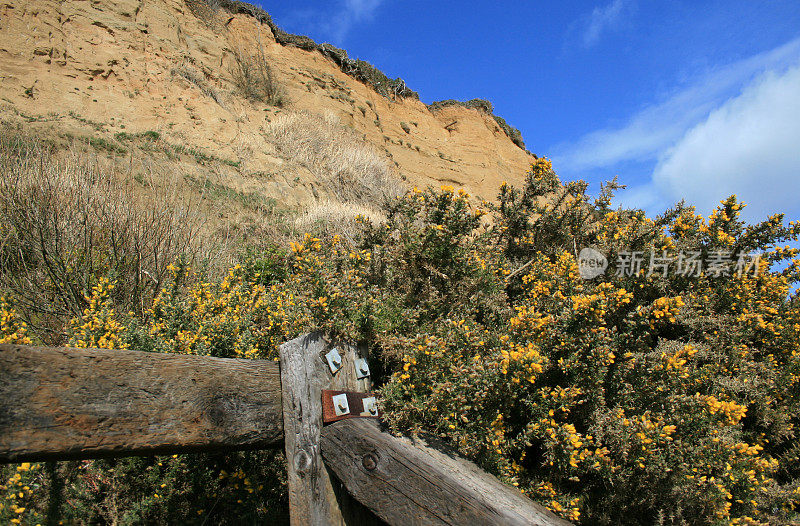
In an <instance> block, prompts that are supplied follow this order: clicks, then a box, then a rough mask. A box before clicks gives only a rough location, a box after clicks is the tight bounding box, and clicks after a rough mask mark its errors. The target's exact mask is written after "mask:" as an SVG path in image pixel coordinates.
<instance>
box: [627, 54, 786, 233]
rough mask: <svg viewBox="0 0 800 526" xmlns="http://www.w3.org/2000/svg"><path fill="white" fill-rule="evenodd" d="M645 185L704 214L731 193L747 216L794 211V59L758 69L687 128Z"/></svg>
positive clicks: (759, 217) (758, 216) (763, 215)
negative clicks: (782, 66)
mask: <svg viewBox="0 0 800 526" xmlns="http://www.w3.org/2000/svg"><path fill="white" fill-rule="evenodd" d="M651 184H652V189H653V190H655V193H657V194H659V195H662V196H664V197H666V198H668V199H670V200H679V199H681V198H686V199H687V201H689V202H691V204H695V205H697V206H698V208H699V209H700V210H702V211H704V212H706V213H707V212H708V211H709V210H711V209H713V208H714V207H715V206H716V205H717V204H718V203H719V200H720V199H723V198H725V197H727V196H728V195H730V194H738V195H739V197H740V198H741V199H742V200H744V201H745V202H746V203H748V204H749V206H748V208H746V209H745V212H746V214H745V217H747V218H750V219H761V218H764V217H766V216H767V215H769V214H772V213H775V212H792V211H793V212H795V213H796V212H800V200H799V199H798V197H800V64H797V65H795V66H794V67H792V68H790V69H789V70H788V71H783V72H775V71H770V72H768V73H766V74H764V75H762V76H761V77H760V78H758V79H757V80H755V81H754V82H753V83H751V84H750V85H748V86H747V87H746V88H745V89H744V90H743V91H742V93H741V94H740V95H739V96H737V97H735V98H733V99H730V100H728V101H727V102H725V103H724V104H723V105H722V106H721V107H719V108H717V109H715V110H714V111H712V112H711V113H710V114H709V115H708V117H707V118H706V119H705V120H704V121H703V122H701V123H700V124H698V125H696V126H694V127H693V128H692V129H690V130H689V131H687V132H686V133H685V134H684V135H683V137H682V138H681V139H680V140H679V141H678V142H677V144H676V145H675V146H674V147H673V148H671V149H669V150H668V151H667V152H666V154H665V155H664V156H663V157H662V158H661V159H660V160H659V162H658V164H657V166H656V168H655V171H654V174H653V182H652V183H651ZM640 191H641V190H640Z"/></svg>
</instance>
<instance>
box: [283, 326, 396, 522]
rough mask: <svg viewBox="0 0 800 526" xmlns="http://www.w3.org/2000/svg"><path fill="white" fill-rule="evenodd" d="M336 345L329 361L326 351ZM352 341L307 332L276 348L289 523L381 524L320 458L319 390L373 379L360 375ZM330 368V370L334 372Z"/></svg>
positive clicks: (362, 386) (367, 384) (365, 385)
mask: <svg viewBox="0 0 800 526" xmlns="http://www.w3.org/2000/svg"><path fill="white" fill-rule="evenodd" d="M334 348H335V349H336V350H337V354H338V358H339V359H338V362H333V364H334V365H333V366H332V365H331V364H330V363H329V362H328V359H327V358H326V355H327V354H328V353H329V352H330V351H331V350H332V349H334ZM363 351H364V355H363V356H362V355H361V354H360V353H359V350H358V349H356V348H355V347H353V346H352V345H347V344H344V343H341V342H333V341H328V340H326V339H325V338H324V337H323V336H322V335H321V334H320V333H312V334H306V335H304V336H300V337H299V338H296V339H294V340H292V341H290V342H287V343H285V344H283V345H282V346H281V348H280V356H281V381H282V385H283V425H284V431H285V448H286V461H287V469H288V480H289V516H290V520H291V523H292V525H293V526H301V525H302V526H340V525H348V526H352V525H359V526H361V525H364V526H369V525H372V524H382V521H380V520H379V519H377V518H376V517H375V516H374V515H372V513H370V512H369V510H367V509H366V508H364V507H363V506H362V505H361V504H360V503H359V502H358V501H356V500H355V499H353V498H352V497H351V496H350V495H349V494H348V493H347V492H346V491H344V490H343V489H342V487H341V484H340V483H339V482H338V481H337V480H336V479H335V478H334V477H331V475H330V473H329V471H328V470H327V468H326V467H325V464H324V463H323V461H322V455H321V450H320V436H321V433H322V425H323V418H322V390H323V389H334V390H343V391H359V392H366V391H368V390H369V389H370V388H371V386H372V382H371V380H370V378H369V377H365V378H361V379H359V378H358V376H360V375H359V374H358V373H357V370H356V359H357V358H359V357H363V358H366V352H365V351H366V350H363ZM334 370H335V373H334V372H333V371H334Z"/></svg>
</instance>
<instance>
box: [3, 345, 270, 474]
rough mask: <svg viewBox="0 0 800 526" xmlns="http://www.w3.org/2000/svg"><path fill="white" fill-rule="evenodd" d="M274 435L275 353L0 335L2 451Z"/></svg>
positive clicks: (197, 444) (92, 454) (188, 445)
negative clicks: (129, 347) (187, 350)
mask: <svg viewBox="0 0 800 526" xmlns="http://www.w3.org/2000/svg"><path fill="white" fill-rule="evenodd" d="M282 443H283V419H282V413H281V382H280V367H279V365H278V363H276V362H272V361H265V360H232V359H222V358H212V357H209V356H188V355H182V354H162V353H148V352H141V351H123V350H115V351H109V350H94V349H93V350H89V349H55V348H45V347H27V346H21V345H0V461H4V462H10V461H23V460H66V459H80V458H96V457H104V456H124V455H137V454H152V453H175V452H182V451H184V452H185V451H203V450H210V449H217V450H219V449H248V448H263V447H275V446H280V445H281V444H282Z"/></svg>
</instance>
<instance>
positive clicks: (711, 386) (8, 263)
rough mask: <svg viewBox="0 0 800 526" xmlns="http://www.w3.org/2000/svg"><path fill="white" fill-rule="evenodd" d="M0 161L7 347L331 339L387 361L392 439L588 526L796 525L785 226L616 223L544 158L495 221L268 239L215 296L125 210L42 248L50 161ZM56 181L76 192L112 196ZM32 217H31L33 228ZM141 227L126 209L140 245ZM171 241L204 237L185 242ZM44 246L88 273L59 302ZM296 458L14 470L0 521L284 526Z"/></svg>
mask: <svg viewBox="0 0 800 526" xmlns="http://www.w3.org/2000/svg"><path fill="white" fill-rule="evenodd" d="M3 152H4V153H3V155H4V157H3V160H4V161H3V162H4V163H5V167H6V168H7V169H6V170H3V171H2V178H3V186H4V187H5V188H18V191H17V192H16V193H13V192H12V193H11V194H6V193H3V194H2V196H3V198H2V199H3V201H2V202H3V206H0V225H2V231H0V254H2V257H3V260H2V262H3V264H2V265H0V275H2V280H1V281H0V283H2V287H3V289H2V291H0V294H2V295H3V296H4V299H3V300H2V304H1V305H0V307H1V308H2V312H1V313H0V314H2V316H1V317H0V321H2V328H1V329H0V330H2V333H1V336H0V337H2V339H3V341H12V342H13V341H16V342H48V343H69V344H70V345H75V346H85V347H97V346H103V347H109V348H135V349H142V350H148V351H153V352H179V353H191V354H204V355H214V356H222V357H240V358H275V357H276V355H277V346H278V345H279V344H280V343H281V342H283V341H286V340H288V339H290V338H292V337H294V336H296V335H298V334H301V333H303V332H306V331H310V330H323V331H327V332H329V333H332V334H336V335H338V336H340V337H343V338H346V339H349V340H352V341H356V342H364V343H366V344H368V345H370V347H371V348H372V349H373V351H374V355H375V356H377V357H378V360H379V363H376V364H375V366H374V368H373V370H374V372H375V379H376V381H377V382H378V385H379V388H380V393H381V396H382V399H383V404H384V407H385V409H386V419H387V421H388V422H389V423H390V425H391V426H392V427H393V428H394V429H396V430H398V431H402V432H412V433H413V432H427V433H435V434H437V435H438V436H439V437H441V438H443V439H445V440H447V441H449V442H450V443H451V444H452V445H453V446H454V447H456V448H457V449H458V450H459V451H461V453H463V454H464V455H467V456H468V457H470V458H472V459H474V460H475V461H477V462H478V463H479V464H480V465H482V466H483V467H484V468H485V469H487V470H489V471H491V472H493V473H495V474H496V475H498V476H500V477H501V478H502V479H504V480H505V481H507V482H508V483H510V484H513V485H515V486H517V487H518V488H519V489H520V490H521V491H524V492H525V493H526V494H528V495H530V496H531V498H533V499H536V500H538V501H539V502H542V503H543V504H545V505H546V506H548V507H549V508H550V509H552V510H553V511H555V512H557V513H559V514H561V515H563V516H564V517H567V518H568V519H570V520H573V521H575V522H579V523H584V524H650V523H661V524H767V523H769V524H791V523H794V522H796V521H797V520H798V515H797V511H796V506H797V504H798V503H800V486H799V485H798V483H799V481H800V461H799V460H798V455H799V454H800V450H799V449H798V445H797V444H798V440H797V436H796V433H797V431H796V429H797V426H798V424H800V422H798V418H800V417H798V415H800V389H798V385H797V384H798V382H800V309H798V303H797V302H798V299H797V296H796V294H794V293H790V287H791V286H792V285H793V284H796V283H797V281H798V278H800V274H799V273H798V271H799V270H800V261H798V260H797V259H796V256H797V251H796V250H795V249H791V248H786V247H785V246H783V245H784V244H785V243H787V242H790V241H796V240H797V238H798V235H799V234H800V225H798V224H796V223H793V224H790V225H788V226H787V225H784V224H783V220H782V216H780V215H776V216H773V217H770V218H769V219H767V220H766V221H764V222H763V223H759V224H756V225H746V224H744V223H743V222H742V221H741V220H740V219H739V211H740V210H741V208H742V206H743V205H742V204H741V203H739V202H738V201H737V200H736V199H735V197H731V198H728V199H726V200H724V201H723V202H722V203H721V204H720V206H719V207H718V208H717V210H715V211H714V213H712V214H711V215H710V216H709V217H707V218H704V217H701V216H699V215H697V214H696V213H695V212H694V210H693V209H691V208H688V207H685V206H683V205H678V206H677V207H675V208H673V209H670V210H668V211H667V212H665V213H664V214H662V215H661V216H659V217H657V218H654V219H651V218H648V217H646V216H645V215H644V214H643V213H642V212H641V211H637V210H626V209H612V208H611V207H610V201H611V192H612V191H613V188H614V187H615V185H614V184H610V185H608V186H606V187H605V188H604V190H603V192H602V193H601V195H600V196H599V197H598V198H597V199H591V198H590V197H589V196H587V195H586V193H585V192H586V185H585V183H580V182H577V183H570V184H567V185H562V184H561V182H560V181H559V180H558V178H557V176H556V175H555V173H554V172H553V171H552V168H551V166H550V164H549V161H547V160H546V159H538V160H536V162H535V164H534V165H533V166H532V167H531V170H530V172H529V173H528V175H527V179H526V183H525V185H524V187H523V188H520V189H515V188H511V187H510V186H508V185H505V184H504V185H502V186H501V187H500V189H499V195H498V202H497V203H496V204H489V203H484V204H483V205H482V206H481V207H480V208H475V206H474V205H473V204H471V202H470V199H469V197H468V196H467V195H466V194H465V193H463V192H459V191H456V190H455V189H453V188H449V187H442V188H441V189H436V190H434V189H426V190H419V189H415V190H414V191H412V192H409V193H408V194H406V195H404V196H400V197H396V198H393V199H389V200H387V201H385V204H384V206H383V211H382V213H383V216H384V217H385V220H379V219H376V221H375V222H373V221H370V220H368V219H366V218H364V217H361V218H359V219H358V220H357V221H355V222H354V223H352V224H350V225H349V228H350V230H349V231H348V235H347V236H343V235H338V234H337V233H333V232H329V233H327V234H325V235H318V234H315V233H313V232H312V233H308V234H305V235H304V236H301V237H299V238H296V239H295V240H294V241H292V242H291V243H290V244H289V245H288V246H286V245H284V244H283V242H282V241H280V239H279V238H278V237H276V238H274V239H275V243H270V240H269V239H263V238H261V239H259V240H258V242H257V243H253V242H252V241H250V242H249V245H250V246H249V248H246V249H243V250H241V252H239V253H238V254H234V255H235V256H236V257H237V259H238V263H237V264H235V265H234V266H233V267H232V268H230V270H229V271H227V272H224V273H222V274H219V275H216V274H214V273H213V272H210V271H207V270H204V268H211V267H204V266H203V265H202V262H201V261H197V260H196V259H195V260H194V263H190V261H191V260H190V259H187V258H190V257H191V256H192V254H191V253H187V254H184V256H183V257H180V256H179V255H178V252H181V249H183V250H186V251H187V252H188V251H193V250H197V247H195V246H193V245H188V244H187V245H181V244H179V243H176V244H175V245H174V246H175V250H173V251H171V252H167V251H164V252H163V253H162V256H163V257H162V258H161V259H159V261H163V258H166V257H173V256H174V257H175V259H174V261H173V262H172V263H171V264H170V265H169V266H165V267H163V271H162V272H161V273H160V274H156V272H157V271H158V269H160V268H162V267H159V266H158V264H156V263H155V262H152V261H142V262H139V265H129V264H125V263H124V262H125V261H127V260H125V259H124V258H123V259H115V256H114V253H113V247H115V246H122V247H126V246H129V245H131V244H134V243H135V242H137V241H136V240H138V239H139V237H137V236H138V235H139V234H137V229H136V228H124V225H125V224H127V223H125V224H122V225H120V224H118V223H114V222H110V221H106V220H103V219H102V218H103V216H104V214H106V213H108V210H106V209H104V208H102V207H95V205H93V204H91V202H90V203H89V205H88V206H89V208H88V209H87V210H88V211H89V212H90V213H87V214H86V218H87V219H88V218H90V217H91V218H93V219H92V220H95V219H97V218H98V217H99V218H100V223H99V225H104V227H103V228H94V229H92V230H91V232H92V237H91V239H90V240H89V245H88V249H87V245H86V244H85V243H84V244H82V243H66V244H57V243H55V237H56V236H60V237H61V238H62V239H63V238H65V237H66V239H71V238H70V237H69V236H65V235H64V233H67V234H68V233H70V232H71V231H70V230H69V229H68V224H62V222H60V221H57V220H54V221H53V222H52V223H49V225H50V226H51V227H52V228H51V229H49V230H48V229H46V228H45V227H46V226H47V225H48V223H47V222H43V221H42V219H41V218H47V217H51V216H50V215H49V214H50V213H49V212H48V210H51V209H50V208H48V206H49V204H48V203H50V200H51V199H52V197H49V195H50V194H49V193H48V192H47V191H44V190H46V188H44V189H43V188H42V187H40V186H38V185H36V184H29V183H26V181H29V180H28V179H25V178H24V177H22V175H24V174H25V173H26V170H28V169H29V167H34V168H35V167H36V166H37V163H36V162H35V159H32V158H31V155H45V156H46V155H47V153H46V152H42V151H40V150H36V151H33V152H31V151H30V150H26V149H24V148H19V147H14V148H11V147H5V148H4V150H3ZM25 152H27V153H25ZM38 164H41V163H38ZM44 165H45V166H48V164H47V163H45V164H44ZM53 166H55V167H56V168H58V169H59V170H64V171H65V172H64V173H66V174H68V176H65V181H72V180H73V179H75V178H76V177H77V178H80V177H83V178H86V182H87V183H91V182H92V181H93V180H94V179H93V177H96V176H95V175H92V174H93V172H92V171H91V170H79V169H75V170H71V171H70V170H66V167H58V166H57V165H53ZM54 169H55V168H54ZM53 173H54V174H56V175H57V174H58V173H61V172H58V171H57V170H56V171H54V172H53ZM56 175H54V176H53V177H56ZM56 180H58V178H57V177H56ZM77 182H78V183H80V180H77ZM19 183H25V184H19ZM47 184H50V183H47ZM45 186H46V185H45ZM23 202H24V203H26V207H27V208H26V209H31V210H32V215H30V216H25V215H22V214H20V211H21V208H19V205H18V203H23ZM101 204H102V202H101ZM54 206H62V207H67V208H69V206H70V202H69V201H65V202H59V203H54ZM76 206H77V208H76V210H78V211H80V210H83V209H84V208H82V207H84V206H87V205H82V204H80V205H76ZM161 207H162V208H163V209H167V208H168V207H167V206H166V205H164V204H162V205H161ZM147 210H148V207H142V208H141V209H138V208H135V207H131V209H130V210H129V211H128V212H127V214H128V215H130V216H131V218H132V219H131V221H132V222H131V224H133V225H136V224H139V223H137V220H138V218H145V219H147V217H148V216H147V215H146V214H147ZM52 217H53V218H54V219H55V218H58V217H61V216H57V215H53V216H52ZM169 217H171V216H169ZM486 219H490V221H486ZM28 220H29V221H31V223H30V224H29V225H26V223H25V221H28ZM276 220H277V218H276ZM67 223H69V222H68V221H67ZM164 224H165V225H172V227H171V228H173V229H174V230H173V231H172V232H173V234H172V235H173V237H174V238H175V239H184V238H185V237H186V233H185V232H184V231H183V230H182V228H183V226H182V225H180V224H179V222H176V221H174V220H172V219H170V220H169V221H166V220H165V223H164ZM37 225H39V226H37ZM65 228H66V230H64V229H65ZM25 229H30V230H32V231H38V232H39V233H40V234H41V235H42V236H44V237H45V238H47V239H50V238H51V237H52V238H53V239H51V240H50V241H52V242H53V243H51V242H50V241H48V244H47V245H46V246H47V247H49V248H48V254H52V255H53V256H57V257H59V258H60V259H59V261H62V262H63V265H64V266H65V268H68V269H74V270H73V271H72V273H68V274H65V275H64V276H63V277H58V278H57V280H58V281H54V279H53V277H52V276H50V275H49V274H48V273H47V272H44V271H35V270H36V269H40V268H41V267H39V266H37V265H38V264H39V262H40V261H41V260H42V259H43V258H44V256H43V254H42V253H41V251H38V252H37V251H36V250H38V249H36V250H34V251H33V252H31V253H27V252H25V251H24V250H22V248H24V247H25V245H22V244H20V242H19V240H20V239H22V237H20V236H24V235H25V232H24V231H25ZM70 235H73V234H70ZM74 235H77V233H76V234H74ZM81 235H83V234H81ZM192 238H193V240H194V242H198V240H197V239H196V236H192ZM76 239H81V240H83V239H84V238H76ZM250 239H252V238H250ZM200 241H201V240H200ZM242 242H243V243H244V242H245V240H244V239H242ZM115 243H117V244H115ZM200 245H202V242H200ZM587 246H592V247H594V248H595V249H597V250H598V251H600V252H602V253H604V254H605V255H606V256H607V257H608V258H609V260H610V261H612V262H613V261H616V260H617V257H618V256H620V255H623V254H625V253H626V252H627V251H638V252H641V253H643V254H647V255H648V256H649V255H650V253H651V251H653V254H657V255H659V256H661V255H663V254H664V252H663V251H667V252H668V253H676V252H678V251H685V252H689V251H698V252H700V254H701V255H702V256H703V257H704V258H707V257H711V256H712V255H713V254H717V253H723V252H724V253H731V254H741V253H745V254H750V253H752V252H754V251H763V255H762V257H761V263H760V264H757V265H755V266H753V265H751V266H750V267H748V268H747V269H741V268H740V269H738V270H746V272H739V271H737V269H736V267H735V262H736V258H733V260H732V262H731V264H730V265H729V267H727V268H726V270H727V272H724V273H723V272H719V273H713V272H702V273H700V274H698V275H696V276H694V275H692V276H684V275H679V274H676V273H668V272H666V273H665V272H659V271H657V272H653V273H650V272H647V271H646V267H645V270H643V271H640V272H631V273H629V274H626V273H624V272H623V273H620V274H619V275H616V274H614V273H613V272H611V271H608V272H607V273H606V274H604V275H603V276H602V277H600V278H596V279H592V280H584V279H581V277H580V274H579V268H578V264H577V261H576V251H577V249H579V248H581V247H587ZM748 261H749V260H748ZM781 262H784V263H788V266H786V265H784V268H783V270H775V268H778V267H776V266H775V264H778V263H781ZM23 263H24V264H23ZM144 271H147V273H148V274H152V275H153V276H154V277H155V280H149V281H145V284H144V285H143V287H144V288H143V289H142V290H141V291H140V292H139V293H137V294H136V295H135V296H132V295H131V294H129V293H128V292H127V289H126V288H127V287H130V286H131V285H130V284H131V283H135V282H136V279H139V277H140V276H141V275H146V274H143V272H144ZM757 271H758V272H757ZM20 280H26V281H27V282H28V283H30V284H31V286H32V287H31V288H30V291H35V292H36V294H37V295H38V296H37V297H36V298H31V297H26V296H25V294H26V293H28V294H30V292H29V291H26V290H24V289H22V288H21V287H16V286H14V284H15V283H21V282H22V281H20ZM120 291H126V292H125V293H124V294H121V293H120ZM131 297H136V298H137V300H136V302H137V304H138V305H139V306H140V308H138V309H137V308H134V307H132V305H131V301H130V298H131ZM70 301H72V302H75V306H70V307H68V308H67V307H66V305H68V304H69V302H70ZM50 305H52V306H54V309H53V310H48V309H42V308H41V307H42V306H48V308H49V306H50ZM62 305H64V307H63V308H62ZM55 307H57V308H55ZM281 462H282V458H281V456H280V455H279V454H274V453H270V452H261V453H237V454H218V455H177V456H174V457H143V458H136V459H120V460H115V461H85V462H68V463H59V464H22V465H19V466H11V467H8V468H4V469H3V473H2V480H0V482H2V488H0V489H1V490H2V492H3V493H2V495H3V499H4V500H3V501H2V508H0V519H2V520H4V521H8V520H11V521H13V520H17V521H21V522H24V523H34V524H35V523H36V522H44V521H45V520H65V521H67V522H73V523H95V522H115V523H124V524H141V523H156V522H157V523H166V522H169V523H176V522H177V523H183V522H205V521H212V522H214V523H229V522H230V523H234V522H236V521H239V520H241V518H242V517H245V518H247V517H249V518H252V519H253V520H258V521H264V522H277V523H281V522H284V521H285V519H286V517H285V510H286V502H285V491H284V486H283V485H282V480H283V479H282V477H284V475H283V474H282V470H281V465H282V464H281Z"/></svg>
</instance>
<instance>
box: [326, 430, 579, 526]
mask: <svg viewBox="0 0 800 526" xmlns="http://www.w3.org/2000/svg"><path fill="white" fill-rule="evenodd" d="M321 447H322V457H323V458H324V460H325V465H326V466H328V467H329V468H330V469H331V470H333V472H334V473H335V474H336V476H337V477H338V478H339V480H340V481H341V482H342V483H343V484H344V486H345V488H347V491H348V492H349V493H350V494H351V495H353V496H354V497H355V498H356V499H358V500H359V501H360V502H361V503H362V504H364V505H365V506H366V507H368V508H369V509H371V510H372V511H373V512H374V513H375V514H376V515H378V516H379V517H380V518H381V519H383V520H385V521H386V522H387V523H389V524H390V525H392V526H400V525H422V524H424V525H454V524H467V525H469V526H482V525H485V526H502V525H525V526H562V525H568V524H570V523H569V522H567V521H565V520H563V519H560V518H559V517H557V516H555V515H554V514H553V513H551V512H550V511H549V510H547V509H546V508H544V507H542V506H540V505H538V504H536V503H534V502H533V501H531V500H530V499H528V498H527V497H525V496H524V495H522V494H521V493H520V492H519V491H517V490H516V489H513V488H511V487H509V486H506V485H505V484H503V483H502V482H500V481H499V480H497V479H496V478H494V477H493V476H491V475H489V474H488V473H486V472H485V471H482V470H481V469H480V468H478V467H477V466H476V465H475V464H472V463H471V462H467V461H466V460H464V459H462V458H459V457H457V456H455V455H453V454H451V453H448V452H445V451H444V450H437V449H434V448H432V447H430V446H429V445H428V444H426V443H425V442H424V441H421V440H416V441H411V440H408V439H401V438H397V437H394V436H392V435H390V434H389V433H385V432H382V431H381V430H380V429H379V427H378V426H377V425H376V423H375V422H374V421H371V420H366V419H351V420H341V421H339V422H336V423H333V424H330V425H328V426H326V427H324V428H323V430H322V441H321Z"/></svg>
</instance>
